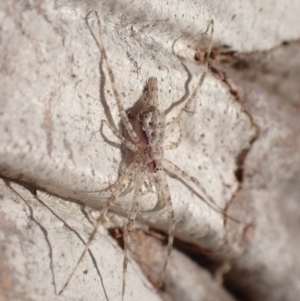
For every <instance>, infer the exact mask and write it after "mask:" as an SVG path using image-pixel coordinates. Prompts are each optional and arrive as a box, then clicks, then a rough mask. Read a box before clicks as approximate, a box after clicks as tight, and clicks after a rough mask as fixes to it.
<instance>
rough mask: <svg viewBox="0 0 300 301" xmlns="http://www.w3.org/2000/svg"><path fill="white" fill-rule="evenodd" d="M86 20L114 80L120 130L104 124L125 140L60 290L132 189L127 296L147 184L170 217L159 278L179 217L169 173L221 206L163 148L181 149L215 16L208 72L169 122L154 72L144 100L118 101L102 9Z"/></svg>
mask: <svg viewBox="0 0 300 301" xmlns="http://www.w3.org/2000/svg"><path fill="white" fill-rule="evenodd" d="M92 14H94V15H95V16H96V20H97V24H98V31H99V37H98V39H97V38H96V36H95V35H94V33H93V31H92V29H91V27H90V25H89V18H90V16H91V15H92ZM86 24H87V26H88V28H89V31H90V32H91V34H92V36H93V38H94V40H95V42H96V44H97V46H98V48H99V50H100V52H101V55H102V58H103V60H104V62H105V65H106V68H107V71H108V75H109V79H110V81H111V84H112V90H113V94H114V98H115V100H116V103H117V106H118V110H119V115H120V117H121V122H120V130H117V129H116V127H115V126H114V125H113V124H110V123H109V122H108V121H106V120H102V122H101V128H103V126H107V127H108V128H109V129H110V130H111V132H112V133H113V134H114V135H115V136H116V138H117V139H119V140H120V141H121V152H122V161H121V167H120V171H119V176H118V179H117V180H116V182H115V183H114V184H112V185H111V186H109V187H107V188H105V189H103V190H102V191H106V192H107V191H111V195H110V197H108V199H107V201H106V203H105V205H104V207H103V208H102V210H101V213H100V215H99V217H98V218H97V220H96V225H95V227H94V230H93V231H92V233H91V234H90V236H89V239H88V241H87V243H86V246H85V248H84V250H83V252H82V254H81V256H80V258H79V259H78V261H77V263H76V265H75V267H74V268H73V271H72V273H71V274H70V276H69V278H68V279H67V281H66V283H65V284H64V286H63V288H62V289H61V291H60V292H59V294H61V293H62V292H63V290H64V289H65V288H66V286H67V285H68V283H69V281H70V279H71V277H72V276H73V274H74V272H75V270H76V269H77V267H78V265H79V263H80V262H81V260H82V258H83V257H84V255H85V253H86V252H87V250H88V249H89V247H90V244H91V242H92V240H93V238H94V236H95V234H96V232H97V229H98V227H99V225H100V224H101V223H102V222H103V220H104V218H105V215H106V213H107V212H108V210H109V208H110V206H111V204H112V203H113V202H114V201H115V200H116V199H117V198H118V197H119V196H120V195H121V194H125V193H128V192H130V191H131V190H133V191H134V192H133V201H132V205H131V209H130V213H129V215H128V220H127V224H126V226H125V230H124V261H123V283H122V301H123V300H124V295H125V287H126V271H127V264H128V258H129V254H128V253H129V244H130V232H131V229H132V226H133V223H134V220H135V218H136V215H137V211H138V204H139V199H140V196H141V195H142V194H144V192H143V191H142V187H143V185H144V186H146V187H148V190H149V189H152V187H153V186H154V187H155V191H156V194H157V203H156V205H155V206H154V208H152V209H151V210H150V212H156V211H160V210H163V209H165V208H167V211H168V221H169V231H168V245H167V255H166V259H165V262H164V265H163V268H162V272H161V277H160V283H162V281H163V279H164V274H165V271H166V267H167V263H168V258H169V256H170V254H171V250H172V246H173V240H174V231H175V217H174V210H173V206H172V201H171V197H170V190H169V186H168V181H167V177H166V172H167V173H170V174H172V175H173V176H174V177H175V178H176V177H177V178H180V179H183V180H184V181H186V182H192V183H193V184H195V185H196V187H198V189H199V190H200V191H202V193H203V194H204V195H205V197H206V199H207V202H208V203H210V204H213V205H214V206H215V207H217V208H218V206H217V204H216V203H215V202H214V200H213V199H212V198H211V197H210V196H209V195H208V193H207V192H206V191H205V189H204V187H203V186H202V185H201V184H200V182H199V181H198V180H197V179H196V178H194V177H191V176H189V175H188V174H187V173H186V172H184V171H183V170H181V169H180V168H179V167H178V166H176V165H175V164H173V163H172V162H170V161H169V160H167V159H165V158H164V151H165V150H172V149H175V148H177V147H178V146H179V145H180V143H181V140H182V130H181V126H180V121H181V118H182V115H183V113H184V112H185V111H186V110H187V107H188V106H189V105H190V103H191V102H192V101H193V99H194V98H195V96H196V94H197V92H198V91H199V89H200V87H201V85H202V83H203V81H204V79H205V76H206V73H207V70H208V60H209V56H210V52H211V49H212V36H213V30H214V26H213V24H214V23H213V20H211V21H210V22H209V24H208V27H207V31H208V30H209V29H210V43H209V47H208V51H207V55H206V58H205V61H204V71H203V73H202V75H201V77H200V79H199V81H198V83H197V86H196V88H195V89H194V91H193V92H192V93H191V95H190V96H189V97H188V98H187V100H186V102H185V104H184V106H183V108H182V109H181V110H180V112H179V113H178V115H177V116H176V117H174V118H173V119H172V120H171V121H170V122H169V123H167V122H166V118H165V116H166V115H167V113H168V111H167V110H166V111H164V112H162V111H160V110H159V103H158V83H157V78H155V77H150V78H149V79H148V80H147V82H146V84H145V86H144V90H143V93H142V95H141V97H140V99H139V100H138V101H137V102H136V103H135V104H134V105H133V106H132V107H131V108H130V109H128V110H125V109H124V107H123V105H122V102H121V101H120V98H119V94H118V91H117V89H116V88H115V84H114V76H113V72H112V69H111V67H110V65H109V62H108V59H107V55H106V52H105V49H104V46H103V42H102V33H101V24H100V19H99V16H98V13H97V12H96V11H91V12H89V13H88V14H87V16H86ZM176 128H178V130H179V136H178V139H177V141H176V142H171V143H169V144H164V141H165V138H166V137H169V136H170V135H172V133H173V132H174V130H175V129H176Z"/></svg>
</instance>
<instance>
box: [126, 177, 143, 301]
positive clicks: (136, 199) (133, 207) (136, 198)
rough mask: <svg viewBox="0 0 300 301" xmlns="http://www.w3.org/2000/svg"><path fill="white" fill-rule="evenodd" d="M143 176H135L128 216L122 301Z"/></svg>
mask: <svg viewBox="0 0 300 301" xmlns="http://www.w3.org/2000/svg"><path fill="white" fill-rule="evenodd" d="M142 179H143V177H142V175H141V173H139V172H137V173H136V176H135V187H134V196H133V202H132V205H131V210H130V213H129V216H128V222H127V225H126V227H125V231H124V261H123V284H122V301H123V300H124V295H125V286H126V272H127V264H128V258H129V244H130V232H131V229H132V226H133V223H134V221H135V217H136V214H137V209H138V202H139V198H140V194H141V185H142Z"/></svg>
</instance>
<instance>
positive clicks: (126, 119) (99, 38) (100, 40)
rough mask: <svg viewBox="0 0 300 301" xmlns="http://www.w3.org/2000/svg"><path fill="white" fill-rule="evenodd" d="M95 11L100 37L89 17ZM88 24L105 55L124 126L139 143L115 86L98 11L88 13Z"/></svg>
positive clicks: (135, 141)
mask: <svg viewBox="0 0 300 301" xmlns="http://www.w3.org/2000/svg"><path fill="white" fill-rule="evenodd" d="M92 13H94V14H95V16H96V18H97V24H98V38H96V36H95V34H94V32H93V30H92V28H91V26H90V24H89V17H90V15H91V14H92ZM86 24H87V27H88V29H89V30H90V32H91V35H92V36H93V38H94V40H95V42H96V44H97V46H98V48H99V49H100V52H101V54H102V55H103V59H104V62H105V64H106V68H107V71H108V76H109V79H110V81H111V86H112V90H113V93H114V96H115V100H116V103H117V106H118V109H119V114H120V116H121V119H122V121H123V123H124V126H125V128H126V130H127V132H128V134H129V136H130V138H131V139H132V141H133V142H134V143H138V141H139V139H138V137H137V135H136V133H135V132H134V130H133V128H132V125H131V123H130V122H129V120H128V117H127V114H126V112H125V109H124V107H123V104H122V102H121V100H120V97H119V93H118V91H117V89H116V87H115V80H114V75H113V72H112V69H111V67H110V65H109V62H108V59H107V55H106V51H105V49H104V47H103V41H102V33H101V23H100V19H99V15H98V13H97V12H96V11H90V12H89V13H88V14H87V15H86Z"/></svg>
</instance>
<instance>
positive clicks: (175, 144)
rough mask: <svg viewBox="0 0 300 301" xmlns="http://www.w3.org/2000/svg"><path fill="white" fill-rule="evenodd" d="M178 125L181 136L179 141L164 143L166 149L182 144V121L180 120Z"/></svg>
mask: <svg viewBox="0 0 300 301" xmlns="http://www.w3.org/2000/svg"><path fill="white" fill-rule="evenodd" d="M178 127H179V136H178V138H177V141H176V142H170V143H169V144H166V145H164V146H163V149H164V150H170V149H175V148H177V147H178V146H179V145H180V143H181V140H182V128H181V123H180V121H178Z"/></svg>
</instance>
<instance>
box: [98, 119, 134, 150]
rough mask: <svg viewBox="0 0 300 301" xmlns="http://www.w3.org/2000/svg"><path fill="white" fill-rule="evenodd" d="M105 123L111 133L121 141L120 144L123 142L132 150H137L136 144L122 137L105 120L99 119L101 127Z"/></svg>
mask: <svg viewBox="0 0 300 301" xmlns="http://www.w3.org/2000/svg"><path fill="white" fill-rule="evenodd" d="M104 124H105V125H107V126H108V127H109V129H110V130H111V131H112V133H113V134H114V135H115V136H116V137H117V138H118V139H119V140H120V141H121V142H122V144H124V145H125V146H126V147H127V148H129V149H131V150H132V151H134V152H135V151H137V150H138V148H137V146H135V145H134V144H132V142H130V141H128V140H127V139H126V138H124V137H122V136H121V134H120V133H119V132H118V131H116V130H115V128H114V127H113V126H112V125H110V124H109V123H108V122H107V120H105V119H102V120H101V127H103V125H104Z"/></svg>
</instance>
